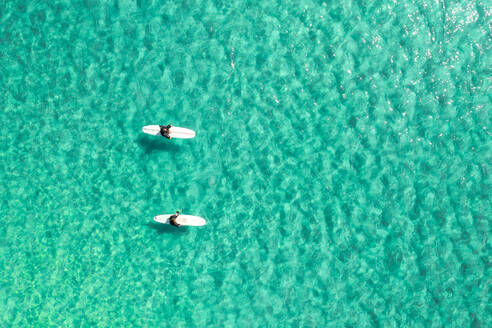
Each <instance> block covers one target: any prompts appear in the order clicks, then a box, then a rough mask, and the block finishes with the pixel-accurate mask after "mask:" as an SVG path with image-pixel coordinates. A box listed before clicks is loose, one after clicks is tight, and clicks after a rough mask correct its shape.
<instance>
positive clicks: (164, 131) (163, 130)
mask: <svg viewBox="0 0 492 328" xmlns="http://www.w3.org/2000/svg"><path fill="white" fill-rule="evenodd" d="M171 126H172V125H171V124H169V125H159V127H160V128H161V135H162V136H163V137H166V138H168V139H171V138H172V137H171V135H170V134H169V129H170V128H171Z"/></svg>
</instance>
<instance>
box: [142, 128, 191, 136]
mask: <svg viewBox="0 0 492 328" xmlns="http://www.w3.org/2000/svg"><path fill="white" fill-rule="evenodd" d="M142 131H143V132H145V133H147V134H151V135H153V136H160V135H161V127H160V126H159V125H146V126H144V127H143V128H142ZM169 135H170V136H171V137H172V138H178V139H191V138H194V137H195V131H193V130H190V129H185V128H180V127H177V126H171V128H170V129H169Z"/></svg>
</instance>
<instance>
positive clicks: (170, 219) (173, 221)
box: [169, 211, 181, 227]
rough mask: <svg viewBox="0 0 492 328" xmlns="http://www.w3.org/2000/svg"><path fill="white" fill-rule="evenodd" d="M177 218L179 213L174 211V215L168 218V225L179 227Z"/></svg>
mask: <svg viewBox="0 0 492 328" xmlns="http://www.w3.org/2000/svg"><path fill="white" fill-rule="evenodd" d="M178 216H179V211H176V214H173V215H171V217H170V218H169V224H171V225H173V226H175V227H180V226H181V224H179V223H178V222H176V218H177V217H178Z"/></svg>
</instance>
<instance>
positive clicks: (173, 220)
mask: <svg viewBox="0 0 492 328" xmlns="http://www.w3.org/2000/svg"><path fill="white" fill-rule="evenodd" d="M169 139H171V138H169ZM178 216H179V211H176V214H173V215H171V216H170V217H169V224H171V225H173V226H175V227H178V228H179V227H180V226H181V224H179V223H178V222H176V219H177V218H178Z"/></svg>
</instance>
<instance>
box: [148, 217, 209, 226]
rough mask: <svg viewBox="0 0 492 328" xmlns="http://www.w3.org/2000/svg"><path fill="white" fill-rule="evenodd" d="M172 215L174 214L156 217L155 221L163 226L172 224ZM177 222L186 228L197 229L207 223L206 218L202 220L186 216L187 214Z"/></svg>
mask: <svg viewBox="0 0 492 328" xmlns="http://www.w3.org/2000/svg"><path fill="white" fill-rule="evenodd" d="M171 215H174V214H162V215H156V216H154V221H156V222H159V223H163V224H170V223H169V218H170V217H171ZM176 222H177V223H179V224H181V225H184V226H195V227H199V226H202V225H205V224H206V223H207V222H206V221H205V219H204V218H201V217H199V216H193V215H185V214H180V215H179V216H178V217H177V218H176Z"/></svg>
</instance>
